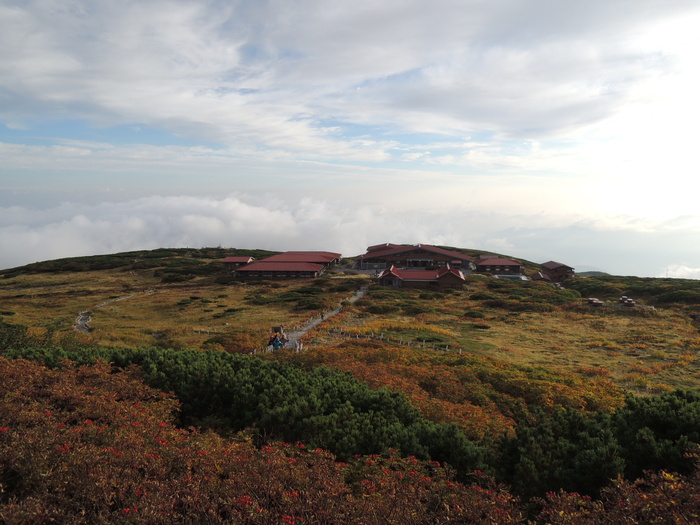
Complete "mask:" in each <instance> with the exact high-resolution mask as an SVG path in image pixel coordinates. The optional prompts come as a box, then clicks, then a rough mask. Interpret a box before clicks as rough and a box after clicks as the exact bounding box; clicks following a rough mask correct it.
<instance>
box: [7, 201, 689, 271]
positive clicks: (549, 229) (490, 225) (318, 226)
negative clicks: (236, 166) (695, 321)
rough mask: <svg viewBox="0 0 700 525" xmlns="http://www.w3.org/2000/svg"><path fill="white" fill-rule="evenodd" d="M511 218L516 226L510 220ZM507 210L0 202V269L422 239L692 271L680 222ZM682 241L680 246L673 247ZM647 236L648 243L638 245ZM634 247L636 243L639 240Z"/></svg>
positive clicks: (597, 264) (350, 252)
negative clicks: (181, 251) (136, 253)
mask: <svg viewBox="0 0 700 525" xmlns="http://www.w3.org/2000/svg"><path fill="white" fill-rule="evenodd" d="M514 222H519V223H520V224H522V226H520V227H517V228H513V227H512V226H511V225H512V224H513V223H514ZM552 223H556V220H555V218H554V217H536V216H530V217H528V216H520V217H512V216H506V215H502V214H499V213H495V212H494V213H490V214H483V213H477V212H470V211H467V210H461V211H459V212H455V211H454V210H451V211H445V212H438V211H424V212H423V213H421V214H417V213H415V211H406V212H403V213H400V214H397V213H386V211H385V210H382V209H381V208H375V207H372V206H362V207H357V208H356V207H352V206H347V205H346V204H345V205H344V204H342V203H340V202H333V201H319V200H312V199H306V200H302V201H300V202H296V203H292V204H290V203H288V202H285V201H284V200H282V199H279V198H276V197H274V196H270V195H268V196H265V197H262V196H261V197H257V198H255V197H251V196H246V195H230V196H228V197H224V198H219V199H214V198H204V197H191V196H180V197H148V198H141V199H137V200H133V201H126V202H121V203H102V204H98V205H87V204H83V205H76V204H63V205H61V206H58V207H56V208H52V209H45V210H35V209H29V208H25V207H20V206H14V207H8V208H0V245H2V246H8V247H12V249H10V250H7V251H3V253H2V254H0V268H9V267H14V266H20V265H23V264H28V263H30V262H36V261H42V260H49V259H56V258H63V257H69V256H79V255H97V254H104V253H116V252H123V251H132V250H140V249H155V248H160V247H196V248H200V247H206V246H222V247H229V248H230V247H237V248H249V249H256V248H257V249H269V250H278V251H283V250H329V251H338V252H340V253H343V254H344V255H345V256H348V257H352V256H355V255H359V254H360V253H364V250H365V248H366V247H367V246H369V245H372V244H378V243H382V242H395V243H407V244H415V243H419V242H422V243H426V244H436V245H446V246H454V247H460V248H468V249H476V250H484V251H494V252H496V253H502V254H506V255H510V256H513V257H516V258H523V259H527V260H531V261H533V262H539V263H542V262H545V261H546V260H550V259H554V260H558V261H560V262H564V263H565V264H569V265H572V266H574V267H579V269H581V266H584V268H583V269H594V268H595V269H599V270H603V271H608V272H610V273H622V274H625V269H626V268H630V269H632V272H631V274H634V275H640V276H651V277H661V276H665V275H668V276H669V277H678V278H696V279H697V278H700V268H693V267H692V266H690V265H689V261H692V256H693V252H694V248H693V247H692V246H691V245H688V244H687V241H688V235H687V234H686V233H684V231H682V230H680V231H675V232H674V231H672V230H666V231H665V232H664V233H663V234H658V233H656V232H644V231H639V230H637V231H633V230H630V229H617V230H615V229H610V228H609V227H606V226H605V225H602V224H595V223H591V222H590V221H586V220H580V221H579V222H572V223H567V224H563V223H559V224H558V225H557V226H556V227H553V226H551V224H552ZM679 244H681V245H685V246H686V249H685V250H677V249H674V246H676V245H679ZM648 245H654V246H655V248H656V249H655V250H653V251H650V250H647V249H646V246H648ZM640 248H641V249H640Z"/></svg>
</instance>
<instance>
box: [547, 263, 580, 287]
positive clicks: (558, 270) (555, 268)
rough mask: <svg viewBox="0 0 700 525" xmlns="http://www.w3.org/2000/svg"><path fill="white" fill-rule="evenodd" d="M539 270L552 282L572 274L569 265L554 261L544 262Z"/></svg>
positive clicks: (572, 270) (560, 280) (557, 281)
mask: <svg viewBox="0 0 700 525" xmlns="http://www.w3.org/2000/svg"><path fill="white" fill-rule="evenodd" d="M541 272H542V273H543V274H545V275H546V276H547V277H549V280H550V281H551V282H553V283H560V282H562V281H563V280H564V279H568V278H569V277H573V276H574V269H573V268H572V267H571V266H567V265H566V264H562V263H558V262H556V261H548V262H546V263H544V264H543V265H542V270H541Z"/></svg>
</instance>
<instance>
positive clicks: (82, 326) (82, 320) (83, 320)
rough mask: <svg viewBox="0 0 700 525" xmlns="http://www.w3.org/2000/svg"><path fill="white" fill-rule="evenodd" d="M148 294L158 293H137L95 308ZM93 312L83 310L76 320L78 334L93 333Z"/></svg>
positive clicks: (153, 291) (151, 291)
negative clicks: (91, 318)
mask: <svg viewBox="0 0 700 525" xmlns="http://www.w3.org/2000/svg"><path fill="white" fill-rule="evenodd" d="M147 293H156V291H155V290H146V291H145V292H136V293H132V294H129V295H124V296H122V297H117V298H116V299H109V300H107V301H105V302H103V303H100V304H98V305H97V306H95V308H102V307H103V306H107V305H108V304H111V303H115V302H117V301H123V300H124V299H131V298H132V297H136V296H137V295H143V294H147ZM91 314H92V312H91V311H90V310H83V311H82V312H80V313H79V314H78V317H77V318H76V319H75V324H74V325H73V328H74V329H75V330H76V331H78V332H83V333H85V334H88V333H90V332H91V331H92V328H90V326H89V325H88V323H89V322H90V315H91Z"/></svg>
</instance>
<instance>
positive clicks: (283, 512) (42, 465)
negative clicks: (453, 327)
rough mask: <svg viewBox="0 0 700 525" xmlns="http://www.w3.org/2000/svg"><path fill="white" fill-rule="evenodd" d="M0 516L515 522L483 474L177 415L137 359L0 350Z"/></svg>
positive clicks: (512, 504) (508, 500)
mask: <svg viewBox="0 0 700 525" xmlns="http://www.w3.org/2000/svg"><path fill="white" fill-rule="evenodd" d="M0 374H1V375H2V377H3V381H2V382H1V383H0V422H1V425H0V487H2V492H1V493H0V521H2V523H18V524H25V523H26V524H34V523H56V524H66V525H68V524H70V525H74V524H78V525H80V524H84V525H93V524H100V525H101V524H104V525H107V524H112V523H139V524H155V525H160V524H163V525H165V524H172V523H222V524H240V523H245V524H273V523H274V524H278V523H284V524H306V523H319V524H321V523H323V524H329V525H334V524H338V525H341V524H342V525H345V524H346V523H364V524H369V525H373V524H376V525H379V524H392V523H393V524H408V525H411V524H414V523H415V524H418V523H477V522H488V523H520V522H521V521H522V514H521V512H520V511H519V509H518V506H519V502H518V501H517V499H515V498H514V497H512V496H511V495H510V494H509V493H508V492H507V491H506V490H505V489H504V488H503V487H500V486H498V485H496V484H494V483H493V482H492V481H490V480H488V479H481V480H479V481H478V483H474V484H472V485H470V486H466V485H462V484H460V483H457V482H455V481H454V480H453V479H452V478H451V474H450V471H449V470H447V469H445V468H443V467H442V466H441V465H440V464H439V463H437V462H435V461H431V462H425V461H420V460H418V459H416V458H413V457H409V458H401V457H400V456H398V455H397V454H396V453H395V452H388V453H387V454H384V455H375V456H359V457H357V458H352V459H351V460H350V461H349V462H348V463H340V462H337V461H336V460H335V458H334V457H333V456H332V455H331V454H329V453H328V452H326V451H323V450H321V449H313V448H312V449H307V447H306V446H305V445H304V444H302V443H296V444H293V445H290V444H287V443H274V444H270V445H266V446H264V447H262V448H256V447H254V446H252V444H251V443H250V441H249V440H246V439H245V438H239V439H236V440H225V439H222V438H221V437H219V436H217V435H216V434H214V433H211V432H204V433H200V432H197V431H195V430H193V429H190V430H183V429H180V428H176V427H175V426H174V425H173V412H174V409H175V407H176V401H175V400H174V399H173V398H171V397H170V396H168V395H165V394H162V393H160V392H158V391H156V390H154V389H151V388H149V387H147V386H145V385H144V384H143V383H142V382H140V381H139V379H138V373H137V372H136V371H135V370H133V369H132V370H129V371H122V372H119V373H113V371H112V370H111V369H110V367H109V366H108V365H106V364H105V363H98V364H96V365H93V366H84V367H75V366H72V365H69V364H64V366H63V368H61V369H53V370H50V369H47V368H45V367H43V366H41V365H40V364H38V363H35V362H30V361H25V360H22V359H17V360H14V361H8V360H6V359H4V358H0Z"/></svg>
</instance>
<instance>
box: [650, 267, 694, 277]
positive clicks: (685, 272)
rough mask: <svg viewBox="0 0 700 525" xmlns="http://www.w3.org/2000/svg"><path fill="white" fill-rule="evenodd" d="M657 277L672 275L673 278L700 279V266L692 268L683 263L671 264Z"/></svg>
mask: <svg viewBox="0 0 700 525" xmlns="http://www.w3.org/2000/svg"><path fill="white" fill-rule="evenodd" d="M656 277H671V278H673V279H700V268H690V267H688V266H684V265H682V264H669V265H668V268H666V270H665V272H663V273H660V274H658V275H656Z"/></svg>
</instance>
